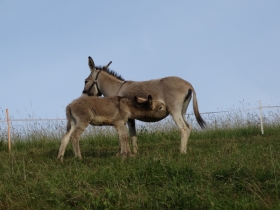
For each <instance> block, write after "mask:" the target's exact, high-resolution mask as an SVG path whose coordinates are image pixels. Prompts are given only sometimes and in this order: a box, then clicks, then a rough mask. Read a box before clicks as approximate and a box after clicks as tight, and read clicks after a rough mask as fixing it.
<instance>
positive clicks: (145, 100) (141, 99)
mask: <svg viewBox="0 0 280 210" xmlns="http://www.w3.org/2000/svg"><path fill="white" fill-rule="evenodd" d="M134 100H135V101H136V102H137V103H139V104H142V103H145V102H147V99H145V98H141V97H138V96H134Z"/></svg>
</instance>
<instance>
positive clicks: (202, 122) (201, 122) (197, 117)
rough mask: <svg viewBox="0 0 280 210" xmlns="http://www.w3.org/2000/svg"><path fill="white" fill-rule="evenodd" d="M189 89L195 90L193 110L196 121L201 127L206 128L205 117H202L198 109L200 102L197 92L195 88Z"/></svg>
mask: <svg viewBox="0 0 280 210" xmlns="http://www.w3.org/2000/svg"><path fill="white" fill-rule="evenodd" d="M189 91H192V92H193V112H194V115H195V118H196V121H197V122H198V124H199V125H200V127H201V128H203V129H204V128H206V122H205V121H204V120H203V118H202V117H201V115H200V113H199V111H198V103H197V99H196V93H195V90H194V88H192V90H191V89H189Z"/></svg>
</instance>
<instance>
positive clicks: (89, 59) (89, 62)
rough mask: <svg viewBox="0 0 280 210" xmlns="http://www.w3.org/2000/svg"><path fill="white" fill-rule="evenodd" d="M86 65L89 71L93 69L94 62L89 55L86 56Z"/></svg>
mask: <svg viewBox="0 0 280 210" xmlns="http://www.w3.org/2000/svg"><path fill="white" fill-rule="evenodd" d="M88 66H89V68H90V71H91V72H93V71H94V70H95V64H94V62H93V60H92V58H91V57H90V56H88Z"/></svg>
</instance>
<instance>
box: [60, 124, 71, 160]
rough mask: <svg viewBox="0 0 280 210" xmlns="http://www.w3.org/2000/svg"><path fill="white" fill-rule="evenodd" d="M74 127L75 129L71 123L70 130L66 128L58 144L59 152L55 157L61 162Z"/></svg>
mask: <svg viewBox="0 0 280 210" xmlns="http://www.w3.org/2000/svg"><path fill="white" fill-rule="evenodd" d="M74 129H75V124H74V123H71V128H70V130H68V131H67V132H66V133H65V134H64V136H63V137H62V139H61V144H60V147H59V152H58V155H57V159H58V160H60V161H61V162H63V156H64V153H65V149H66V146H67V144H68V143H69V140H70V136H71V134H72V132H73V130H74Z"/></svg>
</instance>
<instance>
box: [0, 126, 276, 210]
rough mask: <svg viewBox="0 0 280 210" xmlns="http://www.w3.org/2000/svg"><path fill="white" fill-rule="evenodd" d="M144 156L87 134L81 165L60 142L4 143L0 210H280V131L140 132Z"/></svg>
mask: <svg viewBox="0 0 280 210" xmlns="http://www.w3.org/2000/svg"><path fill="white" fill-rule="evenodd" d="M138 139H139V141H138V144H139V154H138V155H136V156H135V157H133V158H127V159H122V158H120V157H116V156H115V154H116V151H117V149H118V140H117V136H116V135H115V134H111V135H106V136H105V135H102V133H100V134H98V135H96V136H84V137H83V139H82V140H81V141H80V145H81V152H82V155H83V159H82V160H77V159H75V158H74V157H73V151H72V148H71V145H69V147H68V148H67V150H66V153H65V158H64V163H63V164H61V163H59V162H58V161H57V160H56V155H57V152H58V147H59V145H60V142H59V141H60V139H59V138H56V137H49V136H47V137H44V136H36V135H33V136H32V138H30V139H27V140H25V141H21V140H14V142H13V144H12V152H11V153H9V152H8V151H7V144H6V142H5V141H0V159H1V161H0V209H64V210H65V209H223V210H224V209H280V197H279V196H280V152H279V151H280V126H279V125H269V126H267V127H265V134H264V135H263V136H262V135H260V130H259V128H258V127H254V126H252V127H247V128H232V129H224V128H223V129H219V128H217V129H209V130H207V131H204V132H200V131H194V132H193V133H192V134H191V137H190V139H189V142H188V150H187V155H181V154H179V145H180V140H179V139H180V134H179V132H178V130H177V129H169V130H168V131H162V130H155V131H153V132H151V131H147V130H145V129H144V128H143V129H140V133H139V135H138Z"/></svg>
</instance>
